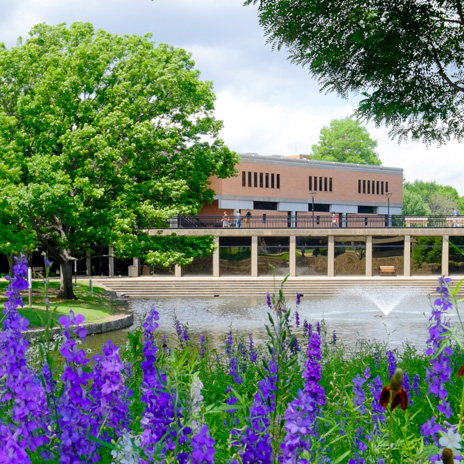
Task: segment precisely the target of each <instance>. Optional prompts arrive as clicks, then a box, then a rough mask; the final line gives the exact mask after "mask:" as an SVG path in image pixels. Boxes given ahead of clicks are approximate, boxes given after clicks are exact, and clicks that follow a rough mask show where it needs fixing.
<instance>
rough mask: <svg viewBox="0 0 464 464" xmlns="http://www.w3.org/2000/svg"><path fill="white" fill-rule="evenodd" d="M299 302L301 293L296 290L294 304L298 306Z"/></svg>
mask: <svg viewBox="0 0 464 464" xmlns="http://www.w3.org/2000/svg"><path fill="white" fill-rule="evenodd" d="M300 303H301V295H300V294H299V293H298V292H297V293H296V305H297V306H299V305H300Z"/></svg>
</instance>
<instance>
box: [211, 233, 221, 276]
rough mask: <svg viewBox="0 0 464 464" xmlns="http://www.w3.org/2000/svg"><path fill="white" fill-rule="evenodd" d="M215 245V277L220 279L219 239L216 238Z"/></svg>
mask: <svg viewBox="0 0 464 464" xmlns="http://www.w3.org/2000/svg"><path fill="white" fill-rule="evenodd" d="M214 245H216V248H215V250H214V251H213V277H219V275H220V269H219V237H215V238H214Z"/></svg>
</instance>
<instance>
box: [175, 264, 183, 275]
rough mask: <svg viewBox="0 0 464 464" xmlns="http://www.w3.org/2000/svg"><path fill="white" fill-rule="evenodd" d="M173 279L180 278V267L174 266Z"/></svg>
mask: <svg viewBox="0 0 464 464" xmlns="http://www.w3.org/2000/svg"><path fill="white" fill-rule="evenodd" d="M174 277H182V267H181V266H179V265H178V264H175V265H174Z"/></svg>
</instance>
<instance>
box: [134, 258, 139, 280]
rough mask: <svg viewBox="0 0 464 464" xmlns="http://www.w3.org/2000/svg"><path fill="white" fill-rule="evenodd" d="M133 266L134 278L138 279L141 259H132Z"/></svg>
mask: <svg viewBox="0 0 464 464" xmlns="http://www.w3.org/2000/svg"><path fill="white" fill-rule="evenodd" d="M132 265H133V266H134V267H135V268H134V271H133V272H134V277H138V276H139V275H140V263H139V258H132Z"/></svg>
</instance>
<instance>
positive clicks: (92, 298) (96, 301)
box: [0, 280, 120, 327]
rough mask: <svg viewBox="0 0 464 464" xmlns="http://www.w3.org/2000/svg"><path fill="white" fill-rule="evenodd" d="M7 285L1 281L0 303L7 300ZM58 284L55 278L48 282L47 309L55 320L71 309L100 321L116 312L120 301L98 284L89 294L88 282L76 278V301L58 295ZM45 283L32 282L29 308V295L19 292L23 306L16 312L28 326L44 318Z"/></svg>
mask: <svg viewBox="0 0 464 464" xmlns="http://www.w3.org/2000/svg"><path fill="white" fill-rule="evenodd" d="M7 287H8V282H6V281H4V282H0V295H1V296H0V303H1V304H2V305H3V303H4V302H5V301H6V298H5V296H4V295H5V290H6V289H7ZM59 287H60V283H59V281H58V280H56V281H51V282H50V285H49V288H48V297H49V300H50V309H54V308H55V307H56V308H57V309H56V312H55V314H54V318H53V319H54V320H55V321H58V319H59V318H60V317H61V316H65V315H68V314H69V310H70V309H72V310H73V311H74V313H75V314H82V315H84V316H85V321H86V322H100V321H103V320H105V319H107V318H108V317H109V316H111V315H113V314H115V312H116V311H117V309H118V306H119V307H120V304H119V305H118V303H117V302H116V301H115V300H114V298H113V297H111V296H110V294H109V293H108V292H107V291H105V290H103V289H101V288H98V287H95V286H94V287H93V294H91V293H90V288H89V284H88V282H85V281H84V282H83V281H78V282H77V285H76V286H74V294H75V295H76V297H77V300H62V299H58V298H57V294H58V290H59ZM43 291H44V284H43V281H41V280H40V281H39V280H33V281H32V307H31V308H29V307H28V304H29V294H28V291H25V292H24V293H23V294H22V297H23V302H24V308H23V309H20V310H19V312H20V314H21V315H22V316H24V317H25V318H26V319H28V320H29V322H30V324H31V326H35V327H41V326H42V325H43V324H42V321H43V320H44V319H45V315H46V314H45V309H46V307H45V302H44V296H43Z"/></svg>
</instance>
